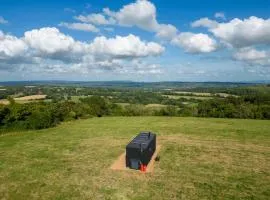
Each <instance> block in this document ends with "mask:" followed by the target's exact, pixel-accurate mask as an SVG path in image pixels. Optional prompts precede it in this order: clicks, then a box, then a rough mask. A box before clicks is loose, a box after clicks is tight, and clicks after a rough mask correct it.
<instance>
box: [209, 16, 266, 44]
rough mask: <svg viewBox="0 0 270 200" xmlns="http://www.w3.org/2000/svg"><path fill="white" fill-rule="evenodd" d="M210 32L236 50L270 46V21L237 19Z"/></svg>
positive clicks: (253, 18) (221, 24)
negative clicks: (253, 46) (261, 45)
mask: <svg viewBox="0 0 270 200" xmlns="http://www.w3.org/2000/svg"><path fill="white" fill-rule="evenodd" d="M210 31H211V32H212V33H213V34H214V35H215V36H216V37H218V38H220V39H221V40H223V41H225V42H226V43H228V44H230V45H232V46H234V47H236V48H241V47H247V46H252V45H259V44H270V19H266V20H265V19H262V18H258V17H254V16H252V17H250V18H248V19H244V20H241V19H238V18H235V19H233V20H231V21H230V22H227V23H219V25H218V26H217V27H214V28H211V29H210Z"/></svg>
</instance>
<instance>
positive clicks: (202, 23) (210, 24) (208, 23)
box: [191, 17, 219, 28]
mask: <svg viewBox="0 0 270 200" xmlns="http://www.w3.org/2000/svg"><path fill="white" fill-rule="evenodd" d="M218 25H219V24H218V22H217V21H215V20H211V19H208V18H207V17H204V18H201V19H199V20H196V21H194V22H192V23H191V26H192V27H206V28H215V27H217V26H218Z"/></svg>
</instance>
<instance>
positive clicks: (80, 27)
mask: <svg viewBox="0 0 270 200" xmlns="http://www.w3.org/2000/svg"><path fill="white" fill-rule="evenodd" d="M59 26H63V27H66V28H68V29H73V30H80V31H87V32H99V29H98V28H96V27H95V26H94V25H92V24H87V23H65V22H61V23H60V24H59Z"/></svg>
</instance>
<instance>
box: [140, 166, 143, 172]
mask: <svg viewBox="0 0 270 200" xmlns="http://www.w3.org/2000/svg"><path fill="white" fill-rule="evenodd" d="M140 171H141V172H143V164H141V165H140Z"/></svg>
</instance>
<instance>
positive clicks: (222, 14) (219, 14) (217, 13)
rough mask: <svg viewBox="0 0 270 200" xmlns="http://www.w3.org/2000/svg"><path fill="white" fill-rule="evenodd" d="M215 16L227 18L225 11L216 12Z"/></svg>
mask: <svg viewBox="0 0 270 200" xmlns="http://www.w3.org/2000/svg"><path fill="white" fill-rule="evenodd" d="M215 18H217V19H222V20H225V19H226V17H225V13H224V12H216V13H215Z"/></svg>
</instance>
